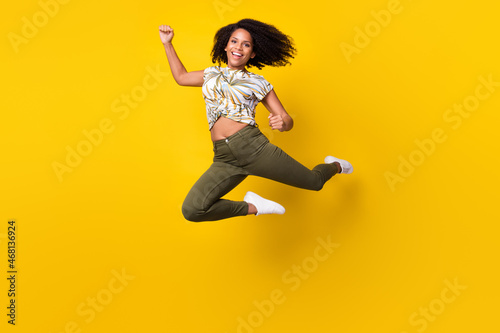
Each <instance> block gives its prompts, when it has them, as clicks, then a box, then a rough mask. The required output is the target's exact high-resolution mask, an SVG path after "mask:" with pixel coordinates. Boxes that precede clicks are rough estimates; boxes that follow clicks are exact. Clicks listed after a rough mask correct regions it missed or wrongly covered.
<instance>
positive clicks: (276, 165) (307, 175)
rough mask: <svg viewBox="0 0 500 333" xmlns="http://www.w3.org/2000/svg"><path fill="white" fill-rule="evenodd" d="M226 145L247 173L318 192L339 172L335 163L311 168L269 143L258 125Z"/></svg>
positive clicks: (243, 131)
mask: <svg viewBox="0 0 500 333" xmlns="http://www.w3.org/2000/svg"><path fill="white" fill-rule="evenodd" d="M228 147H229V149H230V151H231V153H232V154H233V155H234V157H235V159H236V160H237V162H238V166H240V167H242V168H243V169H244V170H246V171H248V173H249V174H250V175H255V176H260V177H264V178H268V179H272V180H275V181H278V182H280V183H284V184H287V185H291V186H294V187H299V188H303V189H308V190H315V191H319V190H321V189H322V188H323V185H324V184H325V183H326V182H327V181H328V180H329V179H330V178H332V177H333V176H334V175H335V174H336V173H338V170H337V166H336V165H335V164H319V165H317V166H315V167H314V168H313V169H312V170H310V169H308V168H306V167H305V166H303V165H302V164H300V163H299V162H297V161H296V160H295V159H293V158H292V157H291V156H289V155H288V154H287V153H285V152H284V151H283V150H282V149H281V148H279V147H277V146H275V145H273V144H272V143H270V142H269V140H268V139H267V138H266V136H265V135H264V134H262V133H261V132H260V130H258V129H257V128H249V127H247V128H245V130H242V131H240V132H239V135H238V136H236V137H235V138H231V139H230V140H229V142H228Z"/></svg>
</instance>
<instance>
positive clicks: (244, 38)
mask: <svg viewBox="0 0 500 333" xmlns="http://www.w3.org/2000/svg"><path fill="white" fill-rule="evenodd" d="M224 51H226V53H227V67H229V68H231V69H241V70H244V69H245V66H246V64H247V62H248V61H249V60H250V59H252V58H253V57H255V52H253V41H252V36H251V35H250V33H249V32H248V31H246V30H245V29H236V30H235V31H234V32H233V33H232V34H231V37H229V41H228V42H227V45H226V48H225V49H224Z"/></svg>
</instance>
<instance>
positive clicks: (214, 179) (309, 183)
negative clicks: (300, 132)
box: [182, 125, 338, 222]
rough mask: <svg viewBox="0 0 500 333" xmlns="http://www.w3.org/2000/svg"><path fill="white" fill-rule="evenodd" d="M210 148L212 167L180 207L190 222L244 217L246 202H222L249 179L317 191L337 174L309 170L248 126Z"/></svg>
mask: <svg viewBox="0 0 500 333" xmlns="http://www.w3.org/2000/svg"><path fill="white" fill-rule="evenodd" d="M213 146H214V159H213V163H212V165H211V166H210V168H209V169H208V170H207V171H206V172H205V173H204V174H203V175H202V176H201V177H200V179H198V181H197V182H196V183H195V184H194V185H193V187H192V188H191V190H190V191H189V193H188V195H187V197H186V199H185V200H184V203H183V205H182V214H183V215H184V217H185V218H186V219H187V220H189V221H192V222H202V221H215V220H222V219H226V218H229V217H234V216H243V215H247V214H248V204H247V203H246V202H244V201H230V200H225V199H221V198H222V197H223V196H224V195H226V194H227V193H228V192H229V191H231V190H232V189H233V188H235V187H236V186H237V185H238V184H239V183H241V182H242V181H243V180H244V179H245V178H246V177H247V176H249V175H253V176H259V177H264V178H268V179H272V180H275V181H277V182H280V183H284V184H287V185H291V186H295V187H299V188H303V189H308V190H315V191H319V190H321V189H322V188H323V185H324V184H325V183H326V182H327V181H328V180H329V179H330V178H332V176H333V175H335V174H336V173H337V172H338V170H337V167H336V166H335V165H334V164H319V165H317V166H316V167H314V169H312V170H309V169H308V168H306V167H305V166H303V165H302V164H300V163H299V162H297V161H296V160H294V159H293V158H291V157H290V156H289V155H288V154H286V153H285V152H284V151H283V150H281V149H280V148H278V147H276V146H275V145H273V144H272V143H270V142H269V140H268V139H267V138H266V136H265V135H264V134H262V132H261V131H260V130H259V129H258V128H257V127H254V126H250V125H249V126H246V127H244V128H243V129H242V130H240V131H239V132H237V133H235V134H233V135H231V136H230V137H228V138H227V139H224V140H219V141H215V142H214V143H213Z"/></svg>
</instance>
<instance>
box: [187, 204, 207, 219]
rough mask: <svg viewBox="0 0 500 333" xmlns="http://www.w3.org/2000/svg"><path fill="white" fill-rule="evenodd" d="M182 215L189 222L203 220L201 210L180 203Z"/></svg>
mask: <svg viewBox="0 0 500 333" xmlns="http://www.w3.org/2000/svg"><path fill="white" fill-rule="evenodd" d="M182 215H183V216H184V218H185V219H186V220H188V221H189V222H202V221H203V212H202V211H200V210H198V209H195V208H193V207H189V206H187V205H182Z"/></svg>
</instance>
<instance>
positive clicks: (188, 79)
mask: <svg viewBox="0 0 500 333" xmlns="http://www.w3.org/2000/svg"><path fill="white" fill-rule="evenodd" d="M172 38H174V29H172V28H171V27H170V26H169V25H160V39H161V42H162V43H163V47H164V48H165V53H166V54H167V58H168V64H169V65H170V70H171V71H172V75H173V77H174V80H175V82H177V84H179V85H181V86H191V87H201V86H202V85H203V71H194V72H188V71H187V70H186V68H185V67H184V65H183V64H182V62H181V60H180V59H179V57H178V56H177V53H176V52H175V49H174V46H173V45H172Z"/></svg>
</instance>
